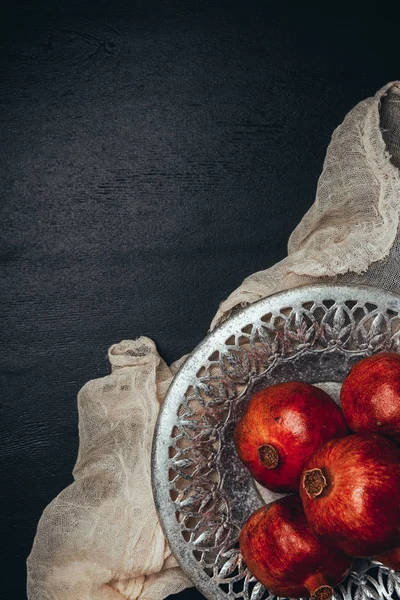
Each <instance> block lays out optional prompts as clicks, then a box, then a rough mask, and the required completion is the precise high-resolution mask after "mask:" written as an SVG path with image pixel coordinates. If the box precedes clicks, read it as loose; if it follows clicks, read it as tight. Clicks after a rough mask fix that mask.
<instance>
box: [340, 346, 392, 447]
mask: <svg viewBox="0 0 400 600" xmlns="http://www.w3.org/2000/svg"><path fill="white" fill-rule="evenodd" d="M340 402H341V405H342V409H343V412H344V415H345V417H346V419H347V422H348V424H349V426H350V429H352V430H353V431H356V432H363V431H371V432H373V433H380V434H382V435H387V436H389V437H391V438H393V439H394V440H395V441H397V442H400V355H399V354H394V353H392V352H382V353H380V354H375V355H374V356H370V357H368V358H364V359H363V360H360V362H358V363H356V365H355V366H354V367H353V368H352V369H351V371H350V373H349V374H348V375H347V377H346V379H345V380H344V382H343V386H342V389H341V393H340Z"/></svg>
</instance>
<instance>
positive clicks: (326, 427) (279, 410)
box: [234, 381, 349, 492]
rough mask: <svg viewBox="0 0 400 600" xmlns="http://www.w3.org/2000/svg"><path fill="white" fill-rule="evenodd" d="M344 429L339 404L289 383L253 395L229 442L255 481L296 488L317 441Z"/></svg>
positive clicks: (272, 486)
mask: <svg viewBox="0 0 400 600" xmlns="http://www.w3.org/2000/svg"><path fill="white" fill-rule="evenodd" d="M348 433H349V430H348V427H347V424H346V422H345V420H344V417H343V415H342V412H341V410H340V408H339V407H338V406H337V405H336V404H335V402H334V401H333V400H332V398H331V397H330V396H329V395H328V394H327V393H326V392H324V391H322V390H320V389H319V388H317V387H315V386H313V385H310V384H308V383H302V382H298V381H293V382H289V383H279V384H277V385H272V386H271V387H268V388H266V389H264V390H261V391H260V392H258V393H256V394H255V395H254V396H253V397H252V398H251V400H250V402H249V405H248V407H247V411H246V413H245V415H244V416H243V417H242V419H241V421H240V422H239V423H238V424H237V426H236V428H235V432H234V440H235V446H236V451H237V453H238V455H239V457H240V459H241V460H242V462H243V463H244V464H245V465H246V466H247V468H248V469H249V471H250V473H251V474H252V476H253V477H254V478H255V479H256V480H257V481H258V482H259V483H261V484H262V485H264V486H265V487H267V488H269V489H270V490H272V491H274V492H295V491H296V492H297V491H298V488H299V483H300V475H301V472H302V468H303V465H304V463H305V461H307V460H308V459H309V458H310V456H312V454H313V453H314V452H315V450H316V449H317V448H318V447H319V446H320V445H321V444H323V443H325V442H327V441H328V440H331V439H332V438H335V437H342V436H344V435H347V434H348Z"/></svg>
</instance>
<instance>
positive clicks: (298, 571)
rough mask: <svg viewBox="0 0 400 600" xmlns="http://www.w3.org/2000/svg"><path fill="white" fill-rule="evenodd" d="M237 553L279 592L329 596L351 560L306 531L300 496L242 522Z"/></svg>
mask: <svg viewBox="0 0 400 600" xmlns="http://www.w3.org/2000/svg"><path fill="white" fill-rule="evenodd" d="M240 551H241V553H242V556H243V558H244V560H245V562H246V564H247V566H248V567H249V569H250V571H251V572H252V573H253V575H254V576H255V577H257V579H258V580H259V581H261V583H263V584H264V585H265V586H266V587H267V588H268V590H269V591H271V592H273V593H274V594H276V595H277V596H284V597H285V598H286V597H290V598H299V597H304V596H312V597H313V598H314V599H315V600H330V598H332V595H333V589H332V586H335V585H338V584H339V583H340V582H341V581H342V580H343V579H344V578H345V577H346V575H347V573H348V572H349V570H350V568H351V563H352V559H351V558H350V557H349V556H346V555H345V554H343V553H342V552H341V551H340V550H338V549H336V548H333V547H332V546H331V545H329V544H325V543H323V542H321V540H319V539H318V538H317V537H316V536H315V535H314V534H313V533H312V532H311V530H310V528H309V526H308V524H307V521H306V518H305V515H304V512H303V508H302V505H301V501H300V498H299V497H298V496H286V497H285V498H281V499H280V500H277V501H276V502H272V503H271V504H269V505H267V506H263V507H262V508H260V509H259V510H258V511H257V512H255V513H253V514H252V515H251V517H250V518H249V519H248V520H247V521H246V523H245V524H244V526H243V528H242V531H241V533H240Z"/></svg>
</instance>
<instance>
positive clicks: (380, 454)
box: [300, 434, 400, 557]
mask: <svg viewBox="0 0 400 600" xmlns="http://www.w3.org/2000/svg"><path fill="white" fill-rule="evenodd" d="M300 495H301V499H302V501H303V507H304V512H305V514H306V517H307V520H308V523H309V525H310V527H311V529H312V530H313V531H314V533H315V534H317V535H320V536H322V537H323V538H324V539H325V540H328V541H331V542H332V543H334V544H335V545H336V546H337V547H338V548H340V549H341V550H343V552H346V554H350V555H351V556H359V557H368V556H373V555H374V554H379V553H381V552H383V551H384V550H387V549H388V548H390V547H392V546H394V545H395V544H396V540H397V539H398V536H399V533H400V500H399V498H400V448H399V447H398V446H396V444H394V443H393V442H392V441H391V440H389V439H387V438H385V437H382V436H380V435H377V434H353V435H349V436H347V437H345V438H342V439H337V440H331V441H330V442H327V443H326V444H325V445H324V446H323V447H321V448H319V449H318V450H317V452H316V453H315V454H314V456H313V457H312V458H311V459H310V460H309V461H308V463H307V464H306V466H305V470H304V472H303V474H302V481H301V486H300Z"/></svg>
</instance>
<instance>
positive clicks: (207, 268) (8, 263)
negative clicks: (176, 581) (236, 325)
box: [0, 0, 400, 600]
mask: <svg viewBox="0 0 400 600" xmlns="http://www.w3.org/2000/svg"><path fill="white" fill-rule="evenodd" d="M304 4H306V3H293V4H290V3H289V4H288V3H286V2H283V3H279V2H276V3H272V2H266V1H265V0H238V1H234V0H232V1H226V0H218V1H215V0H214V1H209V2H205V1H198V2H196V1H193V0H169V1H154V0H140V1H136V0H130V1H126V2H125V1H124V0H115V1H114V2H106V1H105V0H96V1H94V0H82V1H77V0H72V1H68V2H67V1H66V0H61V1H60V2H51V1H50V0H48V2H45V1H44V0H43V1H42V2H34V1H33V0H32V1H30V2H29V3H22V2H20V1H18V0H17V1H16V2H13V3H12V4H11V3H10V4H9V5H7V6H4V5H3V6H2V8H1V10H0V28H1V37H0V46H1V51H2V59H1V116H2V118H1V130H0V140H1V150H0V157H1V177H2V184H1V209H0V210H1V223H2V232H1V233H2V235H1V244H0V277H1V281H0V286H1V288H0V289H1V299H0V301H1V330H2V341H3V343H2V347H1V356H0V374H1V389H2V391H1V425H0V427H1V437H0V451H1V457H2V484H1V486H0V501H1V512H0V514H1V521H2V528H3V532H2V537H1V539H2V544H1V553H2V556H1V560H0V564H1V566H2V571H3V573H4V574H3V579H2V583H1V585H0V597H1V598H7V599H11V598H13V599H14V598H15V599H17V600H19V599H21V598H24V597H25V560H26V557H27V555H28V553H29V551H30V547H31V544H32V539H33V536H34V534H35V529H36V524H37V521H38V519H39V517H40V514H41V512H42V510H43V509H44V507H45V506H46V505H47V504H48V503H49V502H50V500H51V499H52V498H53V497H54V496H55V495H57V493H58V492H60V491H61V490H62V489H63V488H64V487H65V486H66V485H68V484H69V483H70V482H71V481H72V477H71V470H72V467H73V464H74V461H75V457H76V453H77V445H78V429H77V412H76V394H77V392H78V390H79V388H80V387H81V386H82V385H83V384H84V383H85V382H86V381H87V380H88V379H91V378H94V377H99V376H103V375H105V374H106V373H107V372H108V365H107V361H106V353H107V348H108V347H109V345H110V344H111V343H114V342H118V341H119V340H121V339H124V338H134V337H137V336H139V335H148V336H150V337H151V338H153V339H154V340H155V341H156V343H157V345H158V348H159V350H160V352H161V353H162V355H163V356H164V357H165V358H166V359H167V360H168V361H172V360H174V359H177V358H178V357H179V356H181V355H182V354H183V353H187V352H189V351H190V350H191V349H192V348H193V347H194V346H195V345H196V344H197V343H198V342H199V341H200V340H201V339H202V337H203V336H204V335H205V333H206V331H207V328H208V325H209V323H210V321H211V319H212V317H213V315H214V314H215V312H216V310H217V307H218V303H219V302H220V301H221V300H222V299H224V298H225V297H226V296H227V295H228V294H229V292H230V291H232V290H233V289H234V288H235V287H236V286H237V285H238V284H239V283H240V282H241V281H242V279H243V278H244V277H245V276H247V275H249V274H250V273H252V272H254V271H256V270H260V269H263V268H266V267H268V266H270V265H272V264H273V263H275V262H276V261H278V260H280V259H282V258H283V257H284V256H285V252H286V242H287V238H288V236H289V234H290V232H291V231H292V229H293V228H294V226H295V225H296V223H297V222H298V221H299V219H300V218H301V216H302V215H303V214H304V212H305V211H306V210H307V208H308V207H309V206H310V204H311V203H312V201H313V197H314V192H315V187H316V183H317V178H318V175H319V173H320V170H321V167H322V162H323V158H324V154H325V149H326V146H327V144H328V142H329V139H330V136H331V133H332V131H333V129H334V128H335V127H336V126H337V125H338V124H339V123H340V122H341V120H342V119H343V117H344V115H345V114H346V112H347V111H348V110H349V109H350V108H351V107H352V106H353V105H354V104H355V103H356V102H358V101H359V100H361V99H363V98H364V97H366V96H368V95H371V94H372V93H374V92H375V90H376V89H377V88H379V87H380V86H381V85H383V84H384V83H386V82H387V81H389V80H392V79H396V78H399V75H400V65H399V61H398V47H397V46H398V41H397V40H398V25H399V23H398V19H397V18H396V17H395V16H393V14H391V13H390V11H389V10H386V8H385V7H386V5H383V4H381V5H378V4H377V5H374V6H373V7H371V8H370V7H369V6H367V5H366V4H365V3H364V5H363V7H364V8H363V12H362V13H360V12H359V7H357V10H355V9H354V13H351V14H350V13H349V12H348V7H346V6H344V5H343V6H339V5H334V4H332V6H330V4H326V5H325V6H321V4H322V5H323V4H324V3H321V4H320V5H319V6H317V5H315V6H312V7H311V6H304ZM360 6H361V5H360ZM178 597H179V598H180V599H182V600H183V599H185V598H186V599H187V600H189V599H191V600H194V599H196V598H197V599H199V598H202V596H201V595H200V594H199V593H198V592H196V591H194V590H188V591H185V592H183V593H182V594H181V595H179V596H176V598H178Z"/></svg>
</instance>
